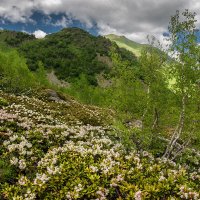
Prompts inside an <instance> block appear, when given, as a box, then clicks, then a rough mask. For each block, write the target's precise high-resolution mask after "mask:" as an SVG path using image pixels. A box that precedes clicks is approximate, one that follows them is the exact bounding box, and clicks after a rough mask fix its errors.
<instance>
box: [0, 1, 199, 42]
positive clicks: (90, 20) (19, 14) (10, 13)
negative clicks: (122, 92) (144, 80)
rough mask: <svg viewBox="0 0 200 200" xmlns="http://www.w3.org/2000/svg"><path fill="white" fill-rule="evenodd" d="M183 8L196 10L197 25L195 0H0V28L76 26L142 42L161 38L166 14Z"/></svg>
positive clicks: (51, 29) (41, 30) (28, 29)
mask: <svg viewBox="0 0 200 200" xmlns="http://www.w3.org/2000/svg"><path fill="white" fill-rule="evenodd" d="M184 9H190V11H195V12H197V20H198V23H197V28H198V27H200V23H199V21H200V1H199V0H173V1H169V0H159V1H158V0H0V29H9V30H17V31H26V32H29V33H35V32H36V31H37V33H38V34H43V36H44V35H45V34H49V33H53V32H57V31H59V30H60V29H62V28H64V27H80V28H83V29H85V30H87V31H89V32H90V33H92V34H94V35H97V34H100V35H105V34H110V33H114V34H117V35H125V36H126V37H128V38H129V39H132V40H134V41H136V42H140V43H146V42H147V40H146V36H147V35H154V36H156V37H157V38H158V39H160V40H161V41H162V40H163V38H164V36H163V33H166V32H167V27H168V23H169V20H170V16H171V15H174V14H175V12H176V10H180V11H183V10H184ZM164 35H165V34H164Z"/></svg>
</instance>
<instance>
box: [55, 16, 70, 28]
mask: <svg viewBox="0 0 200 200" xmlns="http://www.w3.org/2000/svg"><path fill="white" fill-rule="evenodd" d="M71 23H72V19H68V18H66V17H65V16H63V17H62V19H60V20H58V21H56V23H54V24H53V25H54V26H61V27H63V28H66V27H68V26H69V25H70V24H71Z"/></svg>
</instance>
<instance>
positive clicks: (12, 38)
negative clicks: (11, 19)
mask: <svg viewBox="0 0 200 200" xmlns="http://www.w3.org/2000/svg"><path fill="white" fill-rule="evenodd" d="M35 39H36V38H35V36H34V35H30V34H28V33H24V32H17V31H8V30H0V43H6V44H8V45H9V46H11V47H19V46H20V45H21V44H22V43H24V42H26V41H31V40H35Z"/></svg>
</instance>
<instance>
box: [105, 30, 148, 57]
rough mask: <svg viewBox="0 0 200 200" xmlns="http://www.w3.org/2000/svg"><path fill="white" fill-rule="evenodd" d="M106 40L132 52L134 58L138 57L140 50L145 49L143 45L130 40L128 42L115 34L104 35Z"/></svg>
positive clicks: (123, 37)
mask: <svg viewBox="0 0 200 200" xmlns="http://www.w3.org/2000/svg"><path fill="white" fill-rule="evenodd" d="M105 37H106V38H108V39H110V40H111V41H113V42H116V43H117V45H118V46H119V47H122V48H125V49H127V50H129V51H131V52H133V53H134V54H135V55H136V56H140V54H141V50H142V48H143V47H145V46H146V45H145V44H139V43H137V42H134V41H132V40H129V39H128V38H126V37H125V36H118V35H115V34H109V35H105Z"/></svg>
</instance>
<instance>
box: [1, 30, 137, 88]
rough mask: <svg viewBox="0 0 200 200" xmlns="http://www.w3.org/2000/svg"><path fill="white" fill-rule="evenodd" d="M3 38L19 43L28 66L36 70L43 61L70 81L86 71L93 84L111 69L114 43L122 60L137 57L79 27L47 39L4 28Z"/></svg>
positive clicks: (60, 32) (48, 68) (62, 77)
mask: <svg viewBox="0 0 200 200" xmlns="http://www.w3.org/2000/svg"><path fill="white" fill-rule="evenodd" d="M0 41H1V42H4V43H6V44H7V45H8V46H9V47H17V49H18V51H19V52H20V54H21V55H22V56H24V57H25V58H26V60H27V65H28V67H29V69H31V70H33V71H35V70H37V69H38V63H39V62H40V63H42V64H43V65H44V67H45V69H47V70H49V71H51V70H54V71H55V74H56V75H57V77H58V78H59V79H62V80H65V81H68V82H70V81H73V79H75V78H78V77H79V76H80V75H81V74H85V75H86V76H87V79H88V81H89V82H90V84H92V85H97V79H96V75H97V74H101V73H104V74H108V73H109V72H110V70H111V65H112V58H111V53H110V51H111V47H114V49H115V52H116V53H117V54H119V55H120V57H121V58H122V59H123V60H129V61H130V62H135V61H136V57H135V56H134V55H132V54H130V52H128V51H127V50H125V49H121V48H119V47H118V46H117V45H116V44H113V43H112V42H111V41H110V40H109V39H106V38H105V37H102V36H98V37H96V36H93V35H91V34H89V33H88V32H86V31H84V30H82V29H79V28H65V29H63V30H61V31H59V32H57V33H53V34H49V35H47V36H46V37H45V38H44V39H36V38H35V37H34V36H33V35H29V34H26V33H21V32H14V31H1V32H0Z"/></svg>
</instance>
